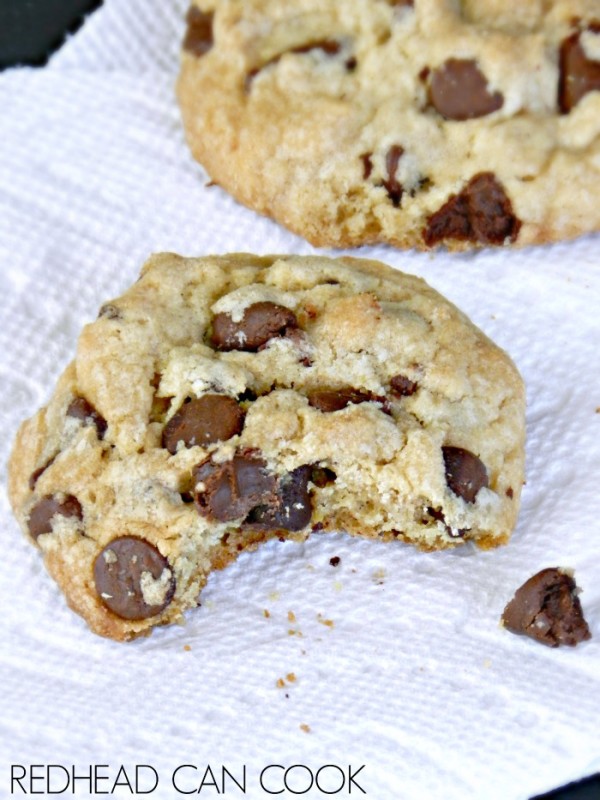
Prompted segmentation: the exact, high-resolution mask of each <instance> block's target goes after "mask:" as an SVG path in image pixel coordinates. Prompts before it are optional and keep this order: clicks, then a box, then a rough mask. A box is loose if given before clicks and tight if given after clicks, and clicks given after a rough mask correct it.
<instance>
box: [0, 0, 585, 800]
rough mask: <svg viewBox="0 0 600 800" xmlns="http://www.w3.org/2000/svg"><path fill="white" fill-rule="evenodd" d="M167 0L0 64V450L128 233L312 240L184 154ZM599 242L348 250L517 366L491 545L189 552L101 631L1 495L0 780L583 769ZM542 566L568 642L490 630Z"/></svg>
mask: <svg viewBox="0 0 600 800" xmlns="http://www.w3.org/2000/svg"><path fill="white" fill-rule="evenodd" d="M184 10H185V9H184V2H182V0H177V2H167V0H109V1H108V2H107V3H106V4H105V6H104V7H103V8H102V9H101V10H99V11H98V12H96V13H95V14H94V15H92V17H91V18H90V19H89V20H88V22H87V23H86V24H85V25H84V27H83V28H82V30H81V31H80V32H79V33H78V34H77V35H76V36H75V37H74V38H73V39H72V40H71V41H69V42H68V43H67V45H66V46H65V47H64V48H63V50H62V51H60V52H59V53H58V54H57V55H56V56H55V57H54V58H53V60H52V61H51V63H50V65H49V66H48V67H47V68H45V69H43V70H40V71H34V70H28V69H21V70H12V71H9V72H6V73H4V74H3V75H1V76H0V107H1V108H2V117H1V119H0V128H1V135H2V156H3V157H2V160H1V162H0V291H1V293H2V298H3V302H2V309H1V311H0V320H1V324H0V359H1V360H0V377H1V386H2V391H1V398H0V422H1V426H2V431H3V436H2V439H1V442H0V448H1V462H2V464H3V465H4V464H5V462H6V459H7V457H8V453H9V449H10V445H11V440H12V437H13V435H14V432H15V430H16V426H17V424H18V423H19V421H20V420H21V419H23V418H24V417H25V416H28V415H30V414H31V413H33V412H34V411H35V410H36V409H37V407H38V406H39V405H40V404H42V403H43V402H44V401H45V400H46V399H47V397H48V396H49V394H50V392H51V391H52V387H53V383H54V380H55V378H56V377H57V376H58V374H59V372H60V371H61V370H62V368H63V367H64V365H65V364H66V363H67V361H68V360H69V359H70V358H71V356H72V354H73V352H74V347H75V339H76V336H77V334H78V331H79V330H80V328H81V326H82V325H83V324H84V322H86V321H88V320H90V319H92V318H93V317H94V316H95V314H96V312H97V309H98V307H99V306H100V305H101V303H102V302H103V301H104V300H106V299H108V298H110V297H113V296H115V295H117V294H119V293H120V292H121V291H122V290H124V289H125V288H126V287H127V286H128V285H129V284H130V283H131V282H133V281H134V280H135V278H136V276H137V272H138V270H139V267H140V265H141V263H142V262H143V261H144V259H145V258H146V256H147V255H148V254H149V253H151V252H153V251H159V250H172V251H176V252H180V253H183V254H186V255H195V254H203V253H209V252H212V253H223V252H228V251H236V250H237V251H239V250H247V251H254V252H258V253H273V252H296V253H309V252H312V248H311V247H310V246H309V245H307V244H306V243H305V242H303V241H302V240H301V239H299V238H297V237H294V236H293V235H291V234H289V233H287V232H286V231H284V230H283V229H281V228H280V227H279V226H277V225H276V224H274V223H272V222H270V221H269V220H266V219H263V218H259V217H258V216H256V215H255V214H254V213H252V212H251V211H249V210H247V209H244V208H241V207H239V206H237V205H236V204H235V203H234V202H233V201H232V200H231V199H230V198H229V197H227V196H226V195H225V194H224V193H223V192H222V191H221V190H220V189H219V188H217V187H212V188H207V187H206V186H205V182H206V176H205V175H204V173H203V172H202V169H201V168H200V167H199V166H198V165H196V164H195V163H194V162H193V161H192V160H191V158H190V156H189V154H188V151H187V149H186V147H185V145H184V139H183V134H182V130H181V127H180V123H179V116H178V112H177V108H176V105H175V101H174V96H173V83H174V77H175V74H176V71H177V50H178V42H179V40H180V37H181V31H182V27H183V25H182V18H183V14H184ZM599 245H600V239H599V238H598V236H590V237H587V238H583V239H580V240H579V241H577V242H573V243H567V244H562V245H557V246H553V247H547V248H537V249H529V250H524V251H515V252H510V251H502V252H497V251H496V252H489V251H485V252H482V253H479V254H476V255H471V256H468V255H467V256H458V257H457V256H454V257H451V256H448V255H443V254H440V255H435V256H429V255H422V254H415V253H402V252H399V251H394V250H392V249H389V248H384V247H371V248H363V249H361V250H360V251H355V254H356V255H362V256H365V257H373V258H379V259H381V260H383V261H387V262H388V263H391V264H393V265H395V266H397V267H399V268H401V269H403V270H406V271H410V272H415V273H417V274H419V275H421V276H423V277H424V278H425V279H426V280H428V281H429V282H430V283H431V284H432V285H433V286H434V287H435V288H436V289H438V290H439V291H441V292H442V293H443V294H445V295H447V296H448V297H449V298H450V299H451V300H453V301H454V302H455V303H457V304H458V305H459V306H460V307H461V308H462V309H463V310H464V311H466V312H467V313H468V314H469V315H470V316H471V317H472V318H473V320H474V321H475V322H476V323H477V324H478V325H479V326H480V327H481V328H483V330H484V331H485V332H486V333H488V334H489V335H490V336H491V337H492V338H494V339H495V341H497V342H498V343H499V344H500V345H501V346H503V347H505V348H506V349H507V350H508V351H509V352H510V353H511V355H512V356H513V358H514V359H515V361H516V362H517V365H518V367H519V368H520V369H521V371H522V373H523V376H524V378H525V380H526V382H527V387H528V404H529V405H528V450H527V476H528V477H527V485H526V487H525V492H524V498H523V508H522V513H521V516H520V521H519V524H518V527H517V530H516V533H515V535H514V537H513V540H512V542H511V544H510V545H509V546H507V547H505V548H502V549H500V550H498V551H495V552H490V553H482V552H477V551H475V550H471V549H467V548H465V549H463V550H458V551H455V552H451V553H447V552H446V553H437V554H423V553H418V552H415V551H414V550H412V549H410V548H409V547H407V546H403V545H397V546H394V545H378V544H376V543H367V542H364V541H359V540H351V539H350V538H349V537H347V536H345V535H344V534H343V533H340V534H336V535H331V536H323V537H313V538H312V539H311V540H309V541H308V542H307V543H305V544H304V545H296V544H292V543H279V542H272V543H270V544H268V545H266V546H264V547H263V548H262V549H260V550H259V551H258V552H257V553H254V554H245V555H243V556H242V557H241V558H240V559H239V561H238V562H237V563H236V564H234V565H233V566H231V567H230V568H228V569H227V570H225V571H224V572H222V573H220V574H215V575H213V576H212V577H211V580H210V582H209V584H208V586H207V588H206V589H205V591H204V594H203V604H202V607H201V608H199V609H197V610H196V611H194V612H192V613H189V614H188V621H187V625H186V626H185V627H174V628H171V629H165V630H160V631H157V632H156V633H154V635H153V636H152V637H150V638H149V639H147V640H144V641H137V642H135V643H132V644H129V645H122V644H120V645H119V644H115V643H113V642H109V641H105V640H102V639H99V638H97V637H95V636H93V635H92V634H91V633H89V632H88V631H87V629H86V628H85V626H84V624H83V622H82V621H81V620H80V619H79V618H78V617H77V616H75V615H74V614H72V613H71V612H70V611H69V610H68V609H67V608H66V606H65V603H64V601H63V600H62V598H61V597H60V595H59V593H58V591H57V589H56V588H55V586H54V584H53V583H52V582H51V581H50V579H49V578H48V576H47V575H46V574H45V572H44V569H43V567H42V565H41V562H40V559H39V557H38V554H37V553H36V552H35V550H34V549H33V548H31V547H30V546H29V545H28V544H27V543H26V542H25V541H24V540H23V539H22V537H21V535H20V533H19V531H18V530H17V526H16V523H15V522H14V521H13V519H12V517H11V515H10V512H9V508H8V503H7V500H6V494H5V491H4V490H2V494H1V496H0V504H1V505H0V512H1V514H2V523H3V524H2V530H3V542H4V545H3V556H2V559H1V561H0V576H1V587H2V615H1V618H0V637H1V639H0V641H1V647H2V651H1V656H0V685H2V687H3V709H2V715H1V718H0V749H1V753H0V764H1V767H0V795H2V796H7V795H8V765H9V764H13V763H19V764H29V763H41V764H43V763H58V764H67V765H70V764H75V765H77V766H78V767H80V768H82V769H83V768H84V767H85V766H86V765H89V764H94V763H95V764H110V765H111V766H112V769H113V773H112V774H113V776H114V774H115V772H116V769H117V768H118V766H119V765H120V764H124V765H126V766H128V767H133V766H134V765H135V764H138V763H140V764H141V763H143V764H150V765H153V766H154V767H155V769H156V770H157V771H158V773H159V775H160V784H159V787H158V788H157V789H156V791H155V792H154V793H153V794H152V795H148V796H151V797H154V798H159V800H162V798H165V800H168V799H169V798H173V797H176V796H180V795H178V794H176V792H175V790H174V789H173V788H172V787H171V785H170V775H171V773H172V771H173V770H174V769H175V768H176V767H177V766H178V765H180V764H185V763H189V764H194V765H198V767H199V769H200V772H199V775H200V776H201V774H202V772H203V771H204V767H205V765H206V764H211V766H213V768H214V769H215V772H217V773H220V765H221V764H224V765H226V766H227V767H228V768H229V769H230V770H231V771H232V772H233V773H234V774H237V775H238V776H239V775H240V774H241V770H242V766H243V765H246V768H247V790H246V796H248V797H251V798H262V797H267V796H269V795H267V794H265V793H263V792H262V791H261V790H260V789H259V788H258V776H259V774H260V771H261V769H263V768H264V767H265V766H267V765H268V764H272V763H278V764H282V765H291V764H305V765H308V766H310V767H312V768H313V769H315V770H316V769H317V768H318V767H319V766H320V765H322V764H328V763H330V764H331V763H333V764H339V765H341V766H342V767H344V768H346V767H347V765H349V764H351V765H352V767H353V769H357V768H358V767H360V766H361V765H362V764H364V765H365V767H364V769H363V770H362V771H361V773H360V778H357V780H358V782H359V783H360V784H361V785H362V787H363V788H364V789H365V790H366V791H367V796H369V797H372V798H376V800H388V799H389V800H398V799H399V800H404V799H406V800H412V798H415V799H416V798H418V799H419V800H423V798H425V800H438V798H439V799H440V800H441V799H442V798H443V799H444V800H454V799H456V800H469V798H485V800H496V799H497V800H517V798H525V797H528V796H529V795H532V794H534V793H536V792H541V791H545V790H548V789H550V788H552V787H554V786H557V785H559V784H562V783H565V782H567V781H569V780H573V779H576V778H578V777H581V776H583V775H585V774H589V773H591V772H594V771H595V770H598V769H600V725H599V723H598V720H599V719H600V666H599V664H600V579H599V576H600V521H599V520H600V492H598V476H599V474H600V413H599V412H598V408H599V407H600V368H599V367H600V358H599V355H598V353H599V347H598V344H599V341H600V313H599V312H600V248H599ZM2 470H3V472H2V476H1V477H2V480H3V484H4V482H5V481H4V479H5V467H4V466H3V467H2ZM332 556H339V557H340V559H341V562H340V564H339V566H338V567H332V566H331V565H330V563H329V560H330V558H331V557H332ZM552 565H563V566H569V567H573V568H575V570H576V577H577V580H578V583H579V584H580V585H581V586H582V587H583V590H584V591H583V594H582V596H581V600H582V604H583V607H584V611H585V614H586V617H587V619H588V622H589V624H590V627H591V630H592V635H593V638H592V640H591V641H589V642H587V643H584V644H583V645H580V646H579V647H577V648H576V649H574V650H571V649H561V650H552V649H548V648H545V647H543V646H541V645H539V644H536V643H534V642H532V641H530V640H528V639H524V638H521V637H515V636H512V635H511V634H509V633H507V632H506V631H504V630H502V629H501V628H500V627H499V626H498V620H499V617H500V614H501V612H502V609H503V607H504V605H505V603H506V602H507V601H508V600H509V599H510V597H511V596H512V594H513V592H514V590H515V589H516V588H517V586H519V585H520V584H521V583H522V582H523V581H524V580H525V579H526V578H527V577H529V576H530V575H531V574H533V573H534V572H536V571H537V570H538V569H540V568H542V567H545V566H552ZM265 609H267V610H268V611H269V613H270V616H269V617H267V616H265V614H264V610H265ZM290 612H291V613H290ZM325 619H326V620H331V621H332V623H333V624H332V625H326V624H323V621H324V620H325ZM286 676H291V677H286ZM294 677H295V680H292V678H294ZM280 678H281V679H283V681H284V683H285V687H284V688H279V687H278V686H277V682H278V679H280ZM301 726H308V727H309V729H310V730H307V729H303V728H301ZM295 777H296V778H297V779H298V783H297V785H296V788H297V789H300V788H303V787H302V786H300V783H301V782H302V781H303V780H305V779H306V777H307V774H306V773H305V772H304V773H303V774H300V772H297V774H296V776H295ZM190 783H191V782H190V781H187V785H186V786H185V787H182V788H185V789H190V788H194V787H193V786H190ZM104 788H105V786H104ZM196 788H197V787H196ZM325 788H327V786H326V787H325ZM329 788H330V789H331V788H332V786H331V785H329ZM345 794H347V787H346V788H345V790H344V792H342V793H340V794H339V795H337V796H343V795H345ZM352 794H353V795H354V796H357V795H358V796H363V795H362V794H361V793H360V792H359V791H358V789H356V788H354V791H353V792H352ZM76 796H83V797H85V796H89V795H87V793H86V792H85V791H82V792H81V793H78V794H77V795H76ZM114 796H115V797H129V796H131V795H130V792H129V791H128V790H122V791H119V790H117V791H116V792H115V794H114ZM199 796H203V797H204V796H208V797H215V796H217V792H216V790H215V789H214V788H213V789H210V788H205V789H204V790H203V792H202V793H201V795H199ZM224 796H226V797H228V798H229V797H231V798H236V797H241V796H243V795H242V792H241V791H240V790H238V789H235V787H233V786H232V788H230V790H229V791H228V792H227V793H226V794H225V795H224ZM279 796H286V797H287V796H294V795H292V794H284V795H279ZM303 796H304V797H323V796H326V795H324V794H320V793H318V792H316V791H315V790H311V791H310V792H309V793H307V794H304V795H303Z"/></svg>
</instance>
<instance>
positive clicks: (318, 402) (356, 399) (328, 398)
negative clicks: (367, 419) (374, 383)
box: [307, 386, 391, 414]
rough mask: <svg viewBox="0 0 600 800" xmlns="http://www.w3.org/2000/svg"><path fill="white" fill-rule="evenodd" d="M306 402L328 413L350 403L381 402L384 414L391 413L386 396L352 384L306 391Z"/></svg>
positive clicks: (339, 409)
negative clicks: (355, 387)
mask: <svg viewBox="0 0 600 800" xmlns="http://www.w3.org/2000/svg"><path fill="white" fill-rule="evenodd" d="M307 397H308V404H309V405H311V406H312V407H313V408H318V409H319V411H323V412H324V413H326V414H328V413H331V412H332V411H341V410H342V408H346V406H349V405H351V404H357V403H381V406H382V408H381V410H382V411H383V412H385V413H386V414H389V413H391V412H390V407H389V403H388V401H387V398H386V397H380V396H379V395H376V394H373V393H372V392H367V391H365V390H364V389H354V388H352V386H343V387H342V388H340V389H314V390H313V391H312V392H308V393H307Z"/></svg>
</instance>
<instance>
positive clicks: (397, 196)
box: [383, 144, 404, 208]
mask: <svg viewBox="0 0 600 800" xmlns="http://www.w3.org/2000/svg"><path fill="white" fill-rule="evenodd" d="M403 153H404V148H403V147H401V146H400V145H399V144H393V145H392V146H391V147H390V149H389V150H388V151H387V153H386V156H385V168H386V171H387V179H386V180H384V181H383V186H384V187H385V190H386V192H387V193H388V197H389V198H390V200H391V201H392V203H393V205H394V207H395V208H398V206H399V205H400V201H401V200H402V195H403V193H404V188H403V186H402V184H401V183H400V182H399V181H398V179H397V178H396V172H397V171H398V162H399V161H400V158H401V157H402V154H403Z"/></svg>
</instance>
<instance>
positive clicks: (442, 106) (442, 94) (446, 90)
mask: <svg viewBox="0 0 600 800" xmlns="http://www.w3.org/2000/svg"><path fill="white" fill-rule="evenodd" d="M487 87H488V84H487V80H486V79H485V75H483V73H482V72H481V70H480V69H479V67H478V66H477V62H476V61H473V60H472V59H463V58H449V59H448V60H447V61H446V62H444V64H442V66H441V67H438V68H437V69H435V70H434V71H433V72H432V74H431V80H430V83H429V100H430V102H431V105H432V106H433V107H434V108H435V110H436V111H438V112H439V113H440V114H441V115H442V116H443V117H445V118H446V119H452V120H458V121H462V120H465V119H474V118H476V117H485V116H486V115H487V114H491V113H492V112H494V111H497V110H498V109H499V108H501V107H502V104H503V102H504V98H503V97H502V95H501V94H500V92H494V94H490V92H488V88H487Z"/></svg>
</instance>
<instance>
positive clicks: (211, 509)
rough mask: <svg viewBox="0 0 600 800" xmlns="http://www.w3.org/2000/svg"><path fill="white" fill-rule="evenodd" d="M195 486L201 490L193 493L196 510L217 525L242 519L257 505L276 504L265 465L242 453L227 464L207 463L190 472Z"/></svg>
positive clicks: (272, 482) (271, 478)
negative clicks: (216, 521) (217, 522)
mask: <svg viewBox="0 0 600 800" xmlns="http://www.w3.org/2000/svg"><path fill="white" fill-rule="evenodd" d="M193 477H194V481H195V483H202V484H203V488H201V489H197V490H196V492H195V501H196V508H197V509H198V512H199V513H200V514H202V516H204V517H209V518H210V519H216V520H219V521H220V522H230V521H231V520H234V519H240V518H245V517H246V516H247V515H248V514H249V513H250V511H251V510H252V509H253V508H255V507H256V506H258V505H271V504H272V503H274V502H276V501H277V481H276V480H275V477H274V476H273V475H272V474H271V473H270V472H269V471H268V469H267V465H266V462H265V461H264V460H263V459H262V458H259V457H258V456H256V455H254V454H253V453H251V452H250V453H248V452H244V451H238V453H236V455H235V456H234V457H233V458H232V459H231V461H225V462H223V463H222V464H216V463H214V462H213V461H211V460H210V459H209V460H208V461H204V462H203V463H202V464H199V465H198V466H197V467H195V468H194V470H193Z"/></svg>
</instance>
